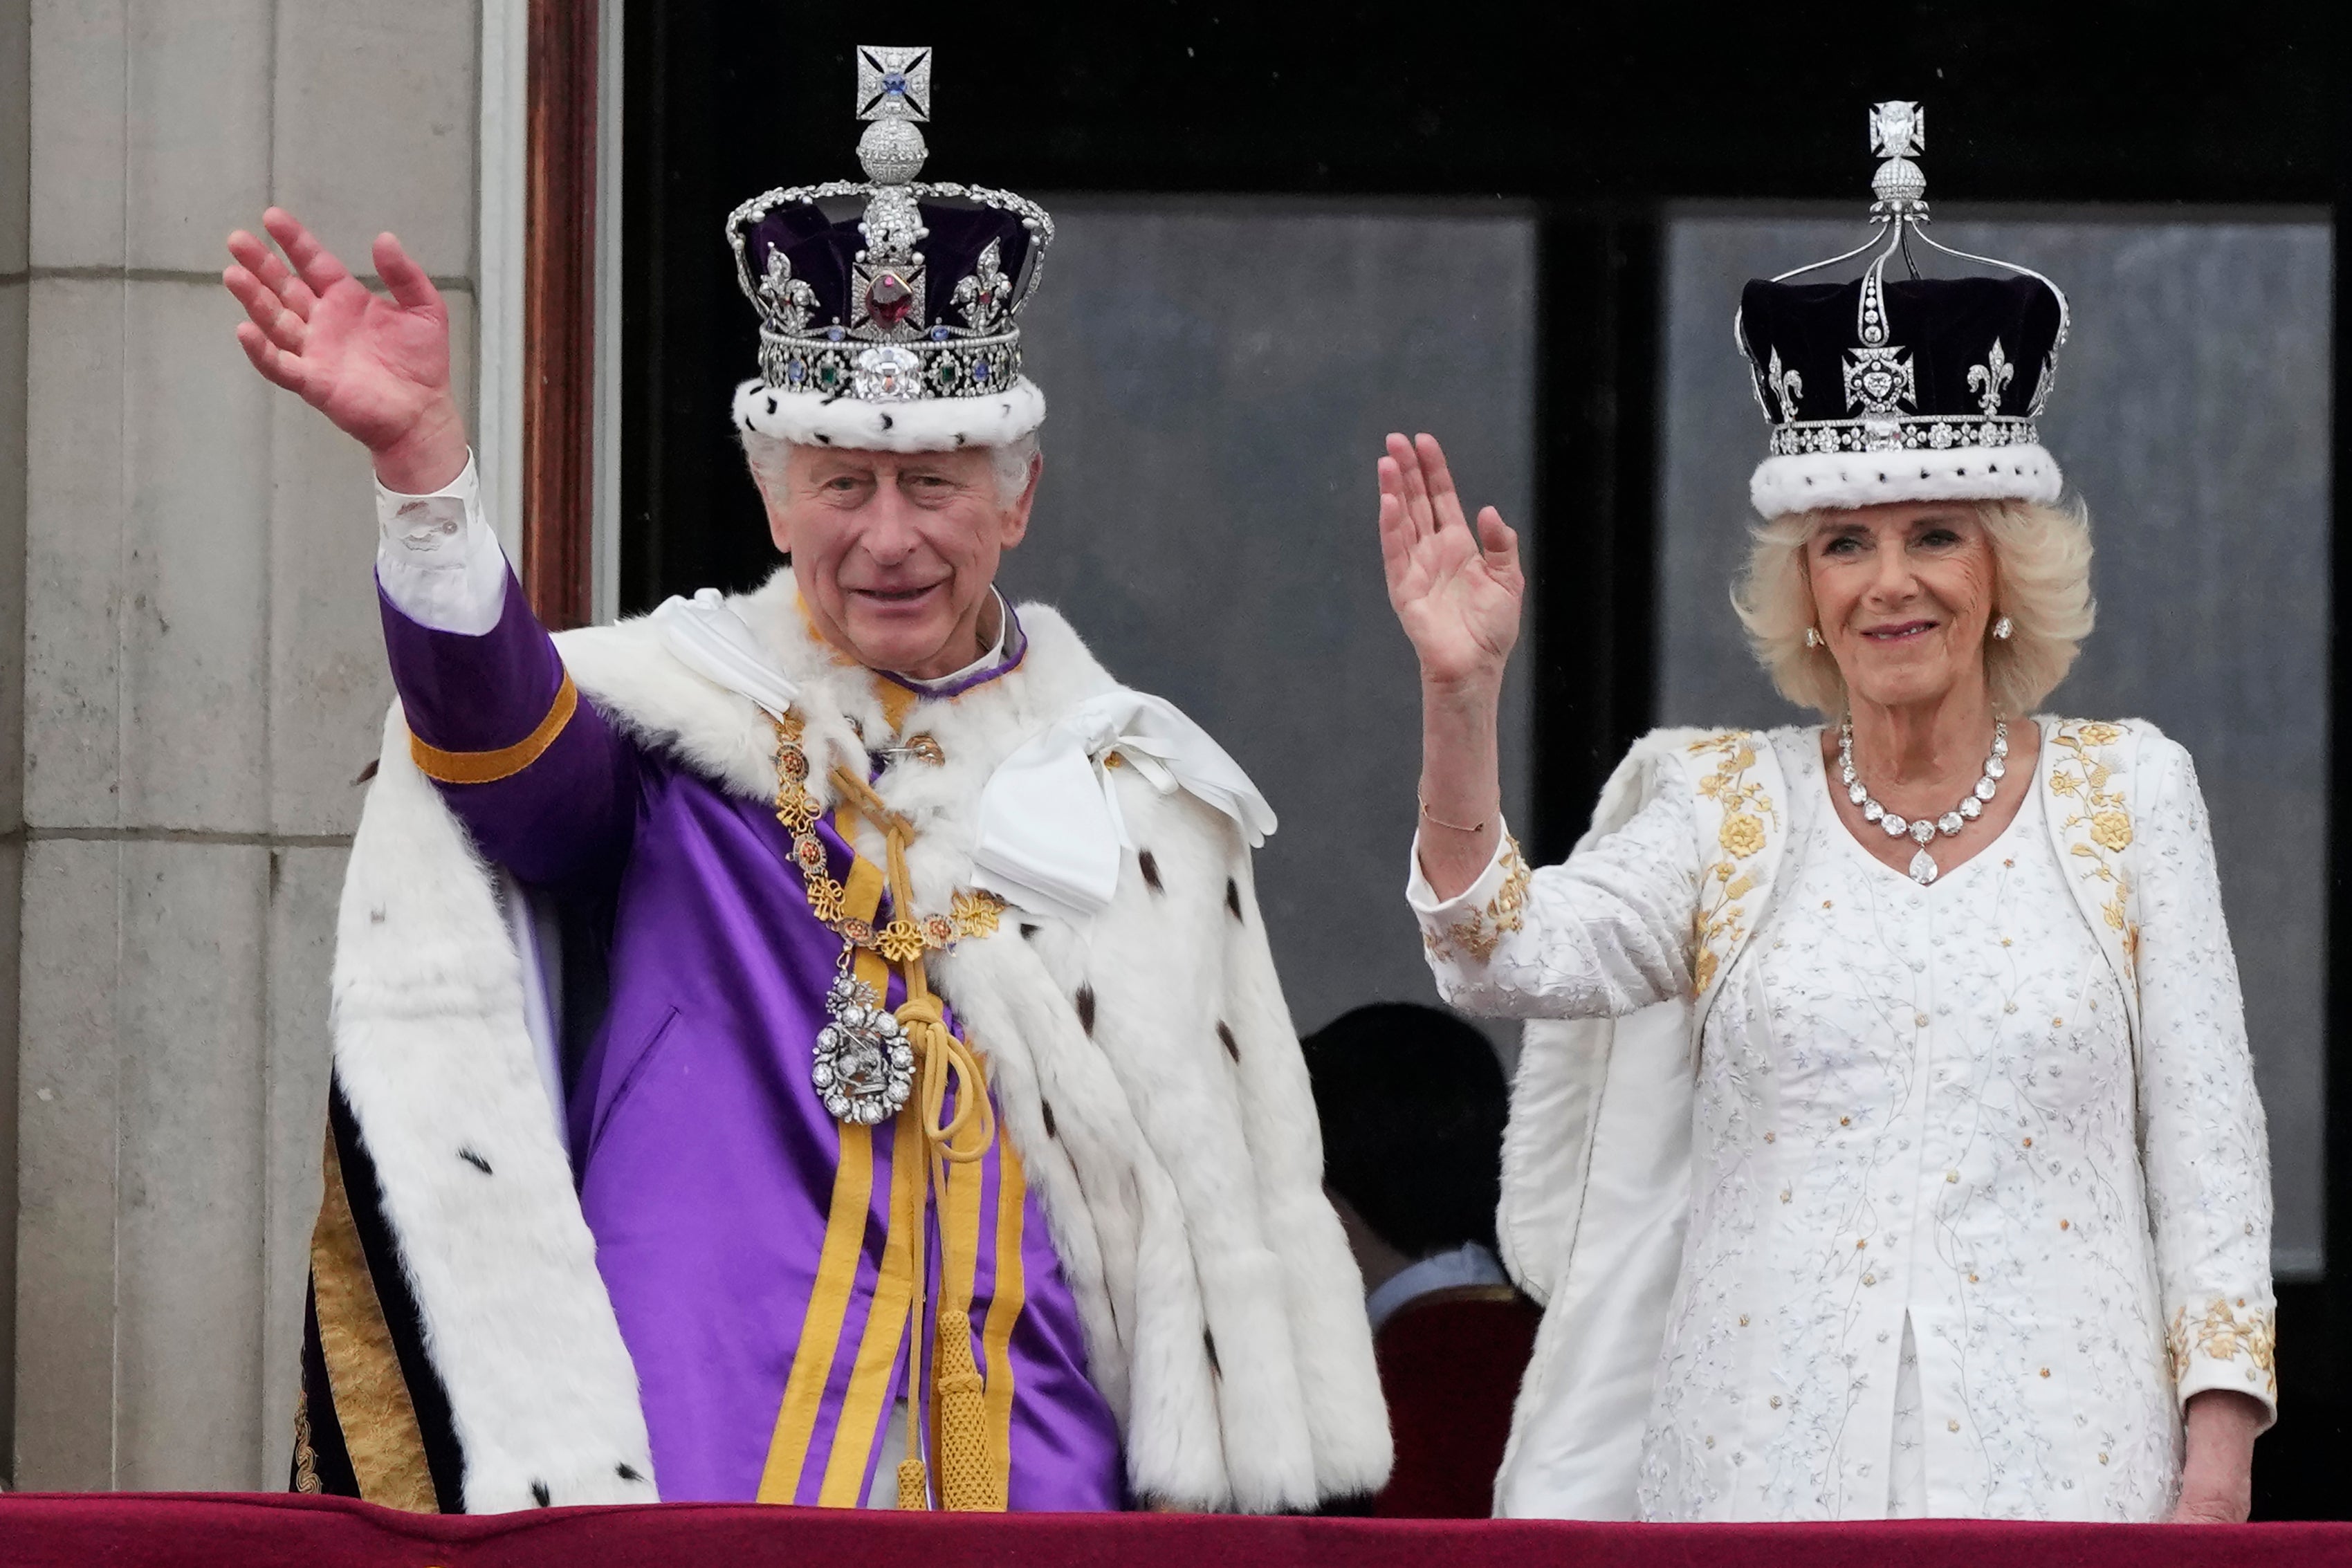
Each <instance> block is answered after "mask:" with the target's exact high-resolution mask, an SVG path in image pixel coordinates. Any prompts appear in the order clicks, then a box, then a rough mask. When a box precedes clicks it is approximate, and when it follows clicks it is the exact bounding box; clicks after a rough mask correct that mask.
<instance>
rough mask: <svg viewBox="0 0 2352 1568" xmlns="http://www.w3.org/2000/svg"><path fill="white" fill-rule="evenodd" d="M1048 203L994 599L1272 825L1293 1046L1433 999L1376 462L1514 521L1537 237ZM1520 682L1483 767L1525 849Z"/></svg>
mask: <svg viewBox="0 0 2352 1568" xmlns="http://www.w3.org/2000/svg"><path fill="white" fill-rule="evenodd" d="M1044 201H1045V205H1046V207H1047V208H1049V209H1050V210H1051V211H1052V212H1053V214H1054V218H1055V225H1057V228H1058V230H1059V233H1058V236H1057V237H1056V239H1055V244H1054V248H1053V251H1052V253H1051V254H1050V255H1049V256H1048V257H1047V260H1046V276H1045V285H1044V287H1043V288H1042V289H1040V291H1039V293H1038V296H1037V299H1036V303H1035V304H1034V305H1033V306H1032V307H1031V308H1029V310H1028V311H1027V312H1026V313H1025V314H1024V323H1023V352H1024V358H1025V361H1026V363H1027V366H1028V369H1029V373H1030V374H1032V375H1033V376H1034V377H1035V378H1036V380H1037V382H1038V383H1039V385H1041V386H1042V387H1043V388H1044V389H1045V401H1046V406H1047V408H1048V410H1049V411H1050V412H1049V413H1048V416H1047V418H1046V422H1045V432H1044V439H1045V486H1044V488H1043V490H1042V491H1041V492H1040V495H1039V499H1038V504H1037V513H1036V517H1035V520H1034V524H1033V526H1032V528H1031V532H1030V536H1029V538H1028V540H1027V542H1026V543H1024V545H1023V546H1022V548H1021V549H1018V550H1017V551H1015V552H1014V553H1013V555H1012V556H1010V557H1008V558H1007V559H1006V561H1005V566H1004V571H1003V583H1004V586H1005V591H1006V592H1007V593H1009V594H1013V595H1014V596H1015V597H1031V598H1038V599H1044V600H1046V601H1050V602H1052V603H1055V604H1056V605H1058V606H1060V607H1061V609H1062V610H1063V611H1064V612H1066V614H1067V615H1068V616H1069V618H1070V620H1071V622H1072V623H1073V624H1075V625H1076V628H1077V629H1078V632H1079V633H1080V634H1081V635H1082V636H1084V637H1085V638H1086V639H1087V643H1089V645H1090V646H1091V647H1092V648H1093V649H1094V651H1095V653H1097V655H1098V656H1099V657H1100V658H1101V659H1102V661H1103V662H1104V664H1107V665H1108V667H1109V669H1110V671H1111V673H1112V674H1114V675H1116V676H1118V678H1119V679H1120V680H1122V681H1125V682H1126V683H1128V684H1129V685H1134V686H1138V687H1140V688H1142V689H1144V690H1146V691H1151V692H1157V693H1158V694H1160V695H1162V696H1165V697H1166V698H1168V699H1169V700H1170V701H1171V702H1173V703H1175V704H1176V705H1177V706H1180V707H1181V708H1183V709H1184V711H1185V712H1186V713H1188V714H1190V715H1191V716H1192V717H1193V718H1195V719H1197V720H1198V721H1199V722H1200V723H1201V724H1202V726H1203V727H1206V728H1207V729H1208V730H1209V732H1210V733H1211V734H1213V735H1214V736H1215V737H1217V738H1218V740H1219V741H1221V742H1222V743H1223V745H1224V746H1225V747H1226V749H1228V750H1230V751H1231V752H1232V753H1233V754H1234V758H1236V759H1237V760H1239V761H1240V763H1241V764H1242V766H1243V767H1244V768H1247V769H1248V770H1249V774H1250V777H1251V778H1252V779H1255V781H1256V782H1257V785H1258V788H1259V789H1263V790H1264V791H1265V794H1266V796H1267V798H1268V800H1271V801H1272V802H1273V805H1274V809H1275V810H1276V813H1277V814H1278V815H1279V816H1280V818H1281V820H1282V827H1281V831H1279V832H1278V833H1276V836H1275V837H1274V838H1273V839H1272V840H1271V841H1268V843H1267V845H1266V847H1265V850H1264V851H1263V852H1260V853H1259V855H1258V857H1257V884H1258V897H1259V900H1260V903H1261V905H1262V907H1263V908H1264V910H1265V920H1266V925H1267V927H1268V929H1269V931H1270V933H1271V935H1272V937H1273V942H1274V955H1275V959H1276V963H1277V964H1278V965H1279V966H1280V967H1281V972H1282V979H1283V986H1284V988H1285V990H1286V993H1287V995H1288V998H1289V1002H1290V1007H1291V1011H1292V1014H1293V1016H1294V1017H1295V1018H1296V1019H1297V1022H1298V1025H1299V1027H1300V1028H1301V1029H1302V1030H1311V1029H1315V1028H1317V1027H1319V1026H1320V1025H1321V1024H1323V1023H1325V1022H1326V1021H1328V1019H1331V1018H1332V1017H1333V1016H1334V1015H1336V1014H1338V1013H1339V1012H1342V1011H1344V1010H1346V1009H1349V1008H1351V1007H1354V1006H1357V1005H1358V1004H1360V1003H1362V1002H1369V1001H1378V1000H1422V1001H1433V1000H1434V999H1435V998H1434V993H1433V989H1432V987H1431V984H1430V980H1429V974H1428V970H1427V968H1426V967H1425V966H1424V965H1423V960H1422V956H1421V943H1420V938H1419V936H1418V934H1417V932H1416V931H1415V928H1414V925H1413V922H1412V915H1411V913H1410V912H1409V911H1408V910H1407V909H1406V907H1405V903H1404V897H1403V889H1404V877H1405V856H1406V852H1407V848H1408V846H1409V845H1410V843H1411V842H1412V830H1413V816H1414V810H1415V806H1414V796H1413V790H1414V786H1415V782H1416V779H1417V777H1418V774H1419V772H1420V766H1421V711H1420V701H1419V685H1418V677H1417V674H1416V672H1415V668H1414V664H1413V658H1412V649H1411V648H1410V646H1409V645H1408V644H1407V643H1406V642H1405V640H1404V635H1403V633H1402V632H1400V631H1399V630H1398V629H1397V625H1396V620H1395V617H1394V616H1393V615H1392V614H1391V612H1390V610H1389V605H1388V594H1387V589H1386V587H1385V585H1384V583H1383V582H1382V580H1381V562H1380V543H1379V538H1378V536H1377V534H1376V532H1375V530H1374V527H1373V524H1374V517H1375V494H1376V493H1375V490H1374V487H1373V480H1372V464H1373V462H1374V460H1375V459H1376V458H1378V456H1379V455H1380V452H1381V438H1382V436H1383V435H1384V434H1386V433H1387V432H1389V431H1391V430H1395V429H1402V430H1404V431H1406V432H1408V433H1410V432H1412V431H1415V430H1429V431H1433V432H1436V433H1437V434H1439V435H1440V436H1441V437H1442V438H1443V439H1444V442H1445V444H1446V453H1447V455H1448V457H1449V458H1450V459H1451V460H1452V463H1453V465H1454V471H1455V473H1456V475H1457V476H1458V477H1459V478H1460V480H1461V483H1462V486H1463V488H1464V490H1465V494H1466V495H1468V496H1469V497H1473V498H1474V499H1475V500H1477V501H1486V502H1491V503H1493V504H1494V505H1496V506H1497V507H1501V508H1502V510H1503V513H1504V516H1506V517H1508V518H1510V519H1511V520H1512V521H1513V522H1515V523H1520V524H1524V523H1525V522H1526V521H1527V520H1528V507H1529V492H1528V484H1529V478H1530V476H1531V475H1532V474H1533V472H1534V445H1533V442H1534V399H1535V353H1536V338H1535V277H1536V225H1535V223H1534V220H1533V218H1532V217H1531V216H1530V215H1529V214H1527V213H1526V212H1525V211H1524V210H1521V209H1514V208H1511V207H1506V206H1501V205H1499V204H1497V205H1495V206H1488V207H1483V208H1481V209H1480V210H1479V211H1477V212H1475V213H1470V212H1464V211H1460V210H1448V209H1444V208H1438V207H1431V206H1426V205H1421V204H1405V203H1391V204H1349V205H1344V206H1343V205H1339V204H1331V203H1323V202H1310V201H1258V200H1250V199H1239V198H1215V199H1171V200H1102V199H1091V200H1090V199H1086V198H1076V199H1073V198H1069V197H1060V198H1044ZM1518 665H1519V669H1520V672H1521V674H1519V675H1516V676H1515V677H1514V685H1512V687H1511V689H1510V690H1509V691H1508V692H1507V694H1506V704H1505V713H1506V718H1505V724H1504V733H1503V757H1504V770H1505V778H1506V810H1508V811H1509V813H1510V814H1511V815H1512V817H1513V818H1514V819H1515V820H1517V821H1525V820H1526V816H1527V800H1526V779H1527V767H1528V761H1527V759H1528V747H1527V732H1528V722H1527V704H1528V696H1527V690H1528V688H1527V685H1526V683H1525V680H1524V670H1525V667H1526V661H1525V660H1524V659H1521V660H1519V661H1518ZM1510 1032H1512V1033H1515V1032H1516V1031H1510ZM1500 1038H1501V1037H1498V1039H1500Z"/></svg>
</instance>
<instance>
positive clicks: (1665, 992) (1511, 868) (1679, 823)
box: [1405, 789, 1698, 1018]
mask: <svg viewBox="0 0 2352 1568" xmlns="http://www.w3.org/2000/svg"><path fill="white" fill-rule="evenodd" d="M1697 866H1698V852H1697V849H1696V828H1695V826H1694V819H1693V812H1692V810H1691V800H1690V792H1689V791H1688V790H1687V789H1661V790H1660V791H1658V793H1657V796H1656V798H1655V799H1654V800H1651V801H1650V803H1649V804H1648V805H1646V806H1644V807H1643V809H1642V810H1640V811H1639V812H1637V813H1635V814H1634V816H1633V819H1632V820H1631V821H1628V822H1626V824H1625V825H1624V826H1623V827H1622V828H1620V829H1618V830H1617V831H1615V832H1613V833H1611V834H1609V835H1607V836H1606V837H1604V838H1602V839H1601V840H1599V841H1596V842H1594V843H1592V844H1591V845H1590V846H1588V847H1587V848H1585V849H1583V850H1581V851H1580V852H1577V853H1576V854H1574V855H1571V856H1570V857H1569V859H1568V860H1567V861H1566V862H1564V863H1562V864H1559V865H1556V866H1546V867H1544V868H1543V869H1542V870H1540V871H1536V872H1529V871H1528V867H1527V862H1525V861H1523V860H1522V859H1520V857H1519V847H1518V845H1517V843H1516V842H1514V841H1512V839H1511V836H1510V833H1509V831H1508V829H1507V828H1506V830H1505V831H1504V833H1503V838H1502V842H1501V843H1500V844H1499V845H1498V846H1497V847H1496V851H1495V858H1494V860H1493V861H1492V862H1489V863H1488V865H1487V867H1486V873H1484V874H1483V875H1481V876H1480V877H1479V879H1478V880H1477V881H1476V882H1475V883H1472V884H1471V886H1470V887H1469V888H1468V889H1467V890H1465V892H1463V893H1462V894H1459V895H1458V896H1456V897H1454V898H1450V899H1444V900H1441V899H1439V898H1438V897H1437V895H1436V893H1435V890H1433V888H1432V887H1431V886H1430V885H1429V883H1428V881H1427V880H1426V879H1425V878H1424V877H1423V875H1422V873H1421V841H1420V840H1419V838H1418V837H1416V838H1415V839H1414V841H1413V846H1412V878H1411V880H1410V881H1409V882H1408V883H1407V884H1406V889H1405V896H1406V899H1407V900H1408V902H1410V903H1411V904H1412V910H1413V914H1414V915H1415V916H1417V917H1418V918H1419V920H1420V922H1421V934H1422V945H1423V947H1424V948H1426V949H1427V952H1428V956H1429V967H1430V969H1431V970H1432V972H1433V973H1434V974H1435V975H1436V977H1437V988H1438V991H1439V992H1440V994H1442V995H1443V996H1444V998H1445V999H1446V1000H1447V1001H1448V1002H1451V1003H1452V1004H1453V1005H1454V1006H1455V1007H1457V1008H1460V1009H1462V1010H1463V1011H1465V1012H1469V1013H1476V1014H1479V1015H1480V1016H1482V1017H1486V1018H1602V1017H1607V1018H1622V1017H1623V1016H1624V1015H1625V1014H1627V1013H1630V1012H1633V1011H1635V1010H1636V1009H1641V1008H1644V1007H1647V1006H1649V1005H1650V1004H1651V1003H1653V1002H1659V1001H1664V1000H1665V999H1666V998H1669V997H1672V996H1675V995H1678V994H1680V993H1681V992H1684V991H1685V990H1687V989H1688V988H1689V987H1690V974H1691V967H1690V959H1691V952H1690V950H1691V942H1692V922H1691V915H1692V911H1693V910H1694V909H1695V908H1696V904H1697V899H1698V873H1697Z"/></svg>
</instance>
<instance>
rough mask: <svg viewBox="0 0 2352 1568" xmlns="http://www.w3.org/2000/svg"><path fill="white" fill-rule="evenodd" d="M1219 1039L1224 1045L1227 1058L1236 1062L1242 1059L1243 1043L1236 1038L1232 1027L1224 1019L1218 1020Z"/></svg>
mask: <svg viewBox="0 0 2352 1568" xmlns="http://www.w3.org/2000/svg"><path fill="white" fill-rule="evenodd" d="M1217 1039H1218V1040H1222V1041H1223V1043H1224V1047H1225V1054H1226V1055H1227V1056H1230V1057H1232V1058H1233V1059H1234V1061H1240V1060H1241V1059H1242V1048H1241V1042H1240V1041H1239V1040H1235V1039H1234V1031H1233V1029H1232V1027H1231V1026H1230V1025H1228V1024H1227V1023H1226V1022H1225V1020H1224V1019H1218V1020H1217Z"/></svg>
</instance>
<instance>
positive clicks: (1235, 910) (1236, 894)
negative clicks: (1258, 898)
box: [1225, 877, 1242, 920]
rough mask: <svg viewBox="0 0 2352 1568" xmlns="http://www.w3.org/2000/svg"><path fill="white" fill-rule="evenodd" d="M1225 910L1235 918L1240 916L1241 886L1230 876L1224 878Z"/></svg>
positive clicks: (1237, 918)
mask: <svg viewBox="0 0 2352 1568" xmlns="http://www.w3.org/2000/svg"><path fill="white" fill-rule="evenodd" d="M1225 910H1226V913H1228V914H1230V915H1232V916H1233V917H1234V919H1236V920H1239V919H1240V918H1241V917H1242V887H1241V883H1237V882H1235V881H1234V879H1233V878H1232V877H1227V878H1225Z"/></svg>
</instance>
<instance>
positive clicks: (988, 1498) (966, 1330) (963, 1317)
mask: <svg viewBox="0 0 2352 1568" xmlns="http://www.w3.org/2000/svg"><path fill="white" fill-rule="evenodd" d="M937 1344H938V1349H937V1351H936V1352H935V1353H934V1354H937V1355H938V1357H939V1364H940V1402H939V1422H940V1504H941V1506H943V1507H945V1508H948V1509H950V1510H952V1511H956V1512H959V1513H1002V1512H1003V1511H1004V1499H1003V1498H1002V1497H1000V1496H995V1495H992V1494H994V1493H995V1491H996V1476H995V1469H996V1467H995V1466H993V1465H992V1464H990V1463H989V1457H988V1404H987V1401H986V1399H985V1398H984V1397H983V1396H982V1390H981V1381H980V1368H979V1367H977V1366H975V1365H974V1364H972V1359H971V1317H970V1316H969V1315H967V1314H966V1313H963V1312H953V1311H950V1312H941V1313H940V1333H939V1339H938V1341H937Z"/></svg>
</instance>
